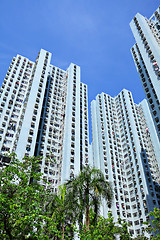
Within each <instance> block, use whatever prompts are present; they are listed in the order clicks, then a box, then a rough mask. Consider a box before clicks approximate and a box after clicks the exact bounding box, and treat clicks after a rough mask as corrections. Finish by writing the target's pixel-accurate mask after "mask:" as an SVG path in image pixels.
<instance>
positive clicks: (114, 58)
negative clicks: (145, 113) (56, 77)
mask: <svg viewBox="0 0 160 240" xmlns="http://www.w3.org/2000/svg"><path fill="white" fill-rule="evenodd" d="M159 5H160V1H159V0H111V1H109V0H14V1H13V0H8V1H6V0H0V85H1V84H2V82H3V79H4V77H5V74H6V72H7V69H8V67H9V64H10V62H11V60H12V58H13V56H16V55H17V54H20V55H22V56H25V57H27V58H29V59H30V60H32V61H35V59H36V56H37V54H38V52H39V50H40V49H41V48H43V49H45V50H47V51H49V52H51V53H52V54H53V55H52V60H51V63H52V64H53V65H56V66H57V67H60V68H62V69H64V70H66V69H67V67H68V66H69V64H70V63H71V62H73V63H75V64H77V65H79V66H80V67H81V81H82V82H84V83H86V84H87V85H88V90H89V106H90V102H91V101H92V100H93V99H95V96H96V95H97V94H98V93H101V92H105V93H108V94H109V95H111V96H113V97H114V96H116V95H117V94H118V93H119V92H120V91H121V90H122V89H123V88H126V89H128V90H130V91H131V92H132V93H133V97H134V100H135V102H136V103H139V102H140V101H141V100H142V99H143V98H144V93H143V89H142V86H141V82H140V79H139V76H138V73H137V71H136V68H135V66H134V62H133V60H132V56H131V53H130V48H131V47H132V45H133V44H134V43H135V41H134V38H133V35H132V32H131V30H130V27H129V22H130V21H131V20H132V18H133V17H134V16H135V14H136V13H137V12H139V13H141V14H142V15H144V16H146V17H147V18H149V17H150V16H151V15H152V13H153V12H154V11H155V10H156V9H157V8H158V6H159Z"/></svg>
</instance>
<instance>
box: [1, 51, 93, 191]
mask: <svg viewBox="0 0 160 240" xmlns="http://www.w3.org/2000/svg"><path fill="white" fill-rule="evenodd" d="M50 61H51V53H49V52H47V51H45V50H43V49H42V50H41V51H40V52H39V54H38V57H37V58H36V61H35V62H33V61H30V60H29V59H27V58H25V57H23V56H20V55H17V56H16V57H14V58H13V60H12V62H11V64H10V67H9V69H8V72H7V74H6V77H5V79H4V82H3V84H2V87H1V90H0V151H1V155H4V154H5V153H7V152H8V151H10V152H15V153H16V154H17V157H18V158H19V159H22V158H23V157H24V156H25V155H26V156H33V155H35V156H38V155H40V156H43V160H42V161H40V163H39V164H40V169H39V171H41V172H42V173H44V175H43V178H44V179H46V180H48V181H49V182H51V183H52V185H53V189H52V190H53V191H55V192H56V191H57V186H58V185H59V184H61V183H63V182H64V181H65V180H67V179H69V178H70V177H72V176H74V174H78V172H79V171H80V169H81V166H82V164H87V163H88V147H89V145H88V99H87V96H88V94H87V86H86V84H84V83H81V81H80V67H79V66H77V65H75V64H70V66H69V68H68V69H67V70H66V71H64V70H62V69H60V68H58V67H55V66H53V65H52V64H51V63H50ZM46 157H50V158H51V159H55V160H56V161H55V162H54V161H51V162H50V161H48V160H47V159H46ZM6 161H7V158H5V157H2V158H1V163H0V164H1V165H2V164H6ZM82 161H83V162H82Z"/></svg>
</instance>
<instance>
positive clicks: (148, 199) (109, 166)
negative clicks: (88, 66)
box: [91, 89, 160, 236]
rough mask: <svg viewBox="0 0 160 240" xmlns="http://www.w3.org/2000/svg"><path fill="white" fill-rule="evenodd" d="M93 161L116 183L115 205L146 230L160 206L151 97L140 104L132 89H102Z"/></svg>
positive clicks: (134, 229)
mask: <svg viewBox="0 0 160 240" xmlns="http://www.w3.org/2000/svg"><path fill="white" fill-rule="evenodd" d="M91 117H92V149H93V162H94V165H95V167H96V168H98V169H100V170H101V171H102V172H103V173H104V175H105V178H106V180H108V181H109V182H111V184H112V188H113V195H114V199H113V204H112V207H111V209H107V207H106V205H105V203H104V204H103V209H102V214H103V215H104V216H106V214H107V211H108V210H111V211H112V213H113V216H114V219H115V221H117V220H118V217H119V216H120V217H121V218H122V219H126V220H127V221H128V222H129V223H130V225H131V226H130V227H129V231H130V233H132V234H133V235H134V236H136V235H138V234H142V232H143V230H144V229H143V226H142V223H143V222H144V221H146V220H149V216H148V213H149V212H150V211H152V210H153V209H154V207H159V206H160V188H159V183H160V171H159V169H160V168H159V167H160V159H159V156H160V155H159V154H160V146H159V141H158V136H157V133H156V130H155V126H154V123H153V120H152V117H151V114H150V111H149V108H148V104H147V102H146V100H143V101H142V102H141V103H140V104H138V105H137V104H135V103H134V101H133V98H132V94H131V92H129V91H127V90H125V89H124V90H123V91H122V92H121V93H120V94H118V96H116V97H114V98H112V97H111V96H109V95H107V94H105V93H102V94H99V95H97V97H96V100H93V101H92V103H91Z"/></svg>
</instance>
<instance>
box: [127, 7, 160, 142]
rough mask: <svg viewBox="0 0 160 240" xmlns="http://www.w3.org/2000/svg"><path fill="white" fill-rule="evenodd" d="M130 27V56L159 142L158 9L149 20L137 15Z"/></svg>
mask: <svg viewBox="0 0 160 240" xmlns="http://www.w3.org/2000/svg"><path fill="white" fill-rule="evenodd" d="M130 26H131V30H132V32H133V35H134V38H135V40H136V43H135V45H134V46H133V47H132V49H131V52H132V56H133V59H134V62H135V65H136V68H137V71H138V73H139V75H140V78H141V81H142V85H143V89H144V92H145V95H146V98H147V101H148V104H149V108H150V111H151V114H152V117H153V120H154V124H155V127H156V130H157V134H158V137H159V140H160V7H159V8H158V9H157V10H156V11H155V13H154V14H153V15H152V16H151V17H150V18H149V19H147V18H146V17H144V16H142V15H141V14H139V13H137V14H136V16H135V17H134V18H133V20H132V21H131V23H130Z"/></svg>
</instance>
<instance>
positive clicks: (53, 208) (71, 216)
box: [46, 185, 76, 239]
mask: <svg viewBox="0 0 160 240" xmlns="http://www.w3.org/2000/svg"><path fill="white" fill-rule="evenodd" d="M70 201H71V199H70V195H69V194H67V192H66V185H61V186H60V187H59V190H58V194H57V195H52V196H51V199H50V201H49V202H48V204H47V206H46V211H47V214H48V216H49V217H52V219H53V221H54V222H56V223H57V229H58V235H55V234H54V235H52V237H54V239H72V238H73V235H74V228H75V227H74V225H75V222H76V215H75V214H76V213H75V212H74V211H73V208H72V206H71V204H70Z"/></svg>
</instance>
